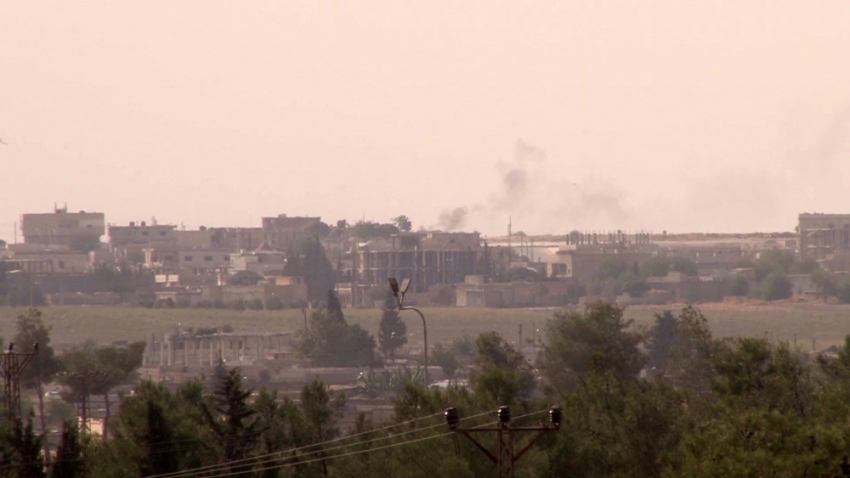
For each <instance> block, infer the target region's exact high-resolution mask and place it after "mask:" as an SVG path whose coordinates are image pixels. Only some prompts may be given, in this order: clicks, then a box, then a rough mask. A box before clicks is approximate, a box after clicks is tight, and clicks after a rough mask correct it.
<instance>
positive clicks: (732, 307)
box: [0, 302, 850, 350]
mask: <svg viewBox="0 0 850 478" xmlns="http://www.w3.org/2000/svg"><path fill="white" fill-rule="evenodd" d="M665 308H670V309H674V310H676V309H678V308H681V306H668V307H658V306H632V307H629V308H628V309H627V310H626V316H627V317H629V318H632V319H634V320H635V324H636V325H638V326H644V327H648V326H650V325H651V324H652V321H653V314H654V313H655V312H658V311H661V310H663V309H665ZM699 308H700V309H701V310H702V311H703V313H704V314H705V315H706V317H708V319H709V322H710V324H711V327H712V330H713V331H714V333H715V335H716V336H765V335H767V336H768V337H770V338H771V339H772V340H787V341H789V342H794V341H795V340H796V343H797V344H798V345H799V346H801V347H804V348H806V349H810V348H811V347H812V340H813V339H814V340H815V347H816V348H817V349H819V350H820V349H823V348H826V347H828V346H830V345H835V344H839V343H841V342H842V341H843V337H844V336H845V335H847V334H848V333H850V306H844V305H827V304H812V303H789V302H784V303H777V304H703V305H701V306H700V307H699ZM422 311H423V312H424V313H425V317H426V319H427V321H428V339H429V343H430V344H435V343H437V342H448V341H450V340H451V339H452V338H454V337H459V336H462V335H464V334H469V335H471V336H475V335H477V334H479V333H481V332H485V331H489V330H494V331H496V332H499V333H500V334H502V335H503V336H505V337H506V338H508V340H511V341H514V340H516V337H517V333H518V326H519V325H520V324H522V326H523V335H524V337H526V338H529V337H531V334H532V331H533V329H534V328H538V329H543V326H544V324H545V322H546V320H547V319H548V318H550V317H551V316H552V314H553V312H554V311H553V310H540V309H535V310H530V309H519V310H515V309H477V308H475V309H471V308H470V309H468V308H453V307H445V308H424V309H422ZM22 312H23V309H13V308H0V337H3V338H5V339H6V340H8V339H9V338H10V337H11V336H12V335H13V334H14V328H15V317H17V315H19V314H20V313H22ZM42 312H43V314H44V316H43V317H44V321H45V323H46V324H48V325H50V326H51V327H53V334H52V337H53V342H54V344H55V345H57V346H59V347H62V346H68V345H71V344H75V343H81V342H84V341H86V340H95V341H97V342H98V343H111V342H114V341H117V340H141V339H144V338H146V337H150V335H151V334H163V333H167V332H170V331H174V330H175V329H176V328H177V327H182V328H186V327H215V326H222V325H225V324H229V325H231V326H233V327H234V328H235V329H236V330H237V331H240V332H295V331H296V330H298V329H299V328H301V327H303V323H304V319H303V316H302V315H301V311H300V310H284V311H244V312H238V311H230V310H210V309H144V308H130V307H78V306H74V307H71V306H66V307H46V308H44V309H42ZM402 314H403V315H402V317H403V318H404V319H405V320H406V321H407V324H408V332H409V333H410V334H412V337H411V340H410V343H411V344H412V345H413V344H418V343H419V342H420V341H421V338H422V335H421V333H422V328H421V325H420V320H419V317H418V316H417V315H416V314H415V313H414V312H403V313H402ZM345 315H346V318H347V319H348V321H349V322H351V323H358V324H360V325H361V326H362V327H364V328H366V329H367V330H369V331H370V332H372V333H375V332H376V331H377V328H378V322H379V320H380V317H381V313H380V310H377V309H348V310H346V311H345ZM178 324H179V325H178Z"/></svg>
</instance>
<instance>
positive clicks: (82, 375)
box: [65, 370, 106, 437]
mask: <svg viewBox="0 0 850 478" xmlns="http://www.w3.org/2000/svg"><path fill="white" fill-rule="evenodd" d="M65 376H66V377H68V378H69V381H75V382H77V383H78V385H79V386H78V388H77V391H78V394H79V401H78V402H77V416H78V417H79V420H80V426H79V430H80V436H81V437H84V436H86V434H89V435H91V404H90V403H89V394H90V392H89V390H90V389H91V380H92V379H95V378H100V379H105V378H106V374H104V373H103V372H100V371H98V370H87V371H85V372H73V373H69V374H65Z"/></svg>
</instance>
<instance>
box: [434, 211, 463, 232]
mask: <svg viewBox="0 0 850 478" xmlns="http://www.w3.org/2000/svg"><path fill="white" fill-rule="evenodd" d="M467 214H468V211H467V209H466V208H465V207H456V208H454V209H444V210H443V212H441V213H440V218H439V219H438V220H437V223H438V224H439V226H440V229H442V230H444V231H455V230H458V229H461V228H463V226H465V225H466V216H467Z"/></svg>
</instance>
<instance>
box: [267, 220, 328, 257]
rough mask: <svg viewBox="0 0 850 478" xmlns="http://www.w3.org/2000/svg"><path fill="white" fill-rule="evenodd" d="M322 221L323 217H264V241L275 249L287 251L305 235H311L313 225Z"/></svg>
mask: <svg viewBox="0 0 850 478" xmlns="http://www.w3.org/2000/svg"><path fill="white" fill-rule="evenodd" d="M321 222H322V218H321V217H288V216H287V215H286V214H280V215H278V216H277V217H264V218H263V241H265V243H266V245H267V246H268V247H271V248H272V249H274V250H279V251H285V250H287V249H288V248H289V247H290V246H292V245H293V244H295V243H296V242H297V241H299V240H300V239H302V238H304V237H309V236H310V235H311V227H315V226H317V225H318V224H319V223H321Z"/></svg>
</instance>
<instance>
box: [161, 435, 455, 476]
mask: <svg viewBox="0 0 850 478" xmlns="http://www.w3.org/2000/svg"><path fill="white" fill-rule="evenodd" d="M452 433H453V432H447V433H441V434H439V435H432V436H429V437H422V438H415V439H413V440H407V441H404V442H401V443H393V444H390V445H384V446H380V447H377V448H370V449H368V450H360V451H352V452H348V453H341V454H339V455H334V456H327V457H322V458H314V459H312V460H307V461H301V462H297V463H285V464H281V465H276V466H267V467H263V468H254V469H252V470H250V471H252V472H255V473H256V472H258V471H267V470H278V469H280V468H287V467H292V466H298V465H306V464H308V463H315V462H319V461H325V460H330V459H334V458H342V457H345V456H352V455H360V454H363V453H371V452H374V451H378V450H386V449H388V448H395V447H397V446H404V445H410V444H411V443H418V442H423V441H427V440H433V439H435V438H442V437H445V436H449V435H451V434H452ZM243 473H245V471H239V472H230V473H224V474H219V475H209V476H207V477H206V478H226V477H228V476H236V475H241V474H243ZM149 478H153V477H149Z"/></svg>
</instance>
